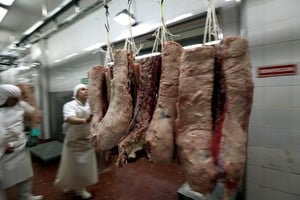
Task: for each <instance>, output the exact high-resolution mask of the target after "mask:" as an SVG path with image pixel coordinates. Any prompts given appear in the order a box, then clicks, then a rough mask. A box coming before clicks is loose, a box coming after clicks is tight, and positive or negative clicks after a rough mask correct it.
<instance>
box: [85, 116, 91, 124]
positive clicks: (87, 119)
mask: <svg viewBox="0 0 300 200" xmlns="http://www.w3.org/2000/svg"><path fill="white" fill-rule="evenodd" d="M92 118H93V115H90V116H89V117H88V118H86V119H85V121H86V123H90V122H91V121H92Z"/></svg>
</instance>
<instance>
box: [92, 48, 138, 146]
mask: <svg viewBox="0 0 300 200" xmlns="http://www.w3.org/2000/svg"><path fill="white" fill-rule="evenodd" d="M130 60H132V54H131V53H129V52H128V51H127V50H123V49H122V50H121V49H119V50H116V51H115V54H114V65H113V79H112V80H111V97H110V102H109V106H108V110H107V112H106V114H105V116H104V118H103V119H102V121H101V122H100V123H99V124H98V125H97V126H96V127H95V129H94V130H93V132H91V142H92V144H93V145H94V146H95V147H96V148H97V149H98V150H100V151H106V150H110V149H112V148H113V147H115V146H117V144H118V142H119V140H120V138H121V137H122V136H123V135H124V134H126V130H127V128H128V126H129V123H130V121H131V118H132V110H133V108H132V97H131V95H130V80H129V71H130V70H129V68H131V67H132V66H130V65H129V63H130Z"/></svg>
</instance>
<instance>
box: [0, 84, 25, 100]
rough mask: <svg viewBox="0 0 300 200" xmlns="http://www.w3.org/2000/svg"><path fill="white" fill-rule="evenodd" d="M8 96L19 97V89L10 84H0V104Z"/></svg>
mask: <svg viewBox="0 0 300 200" xmlns="http://www.w3.org/2000/svg"><path fill="white" fill-rule="evenodd" d="M8 97H21V90H20V88H18V87H17V86H15V85H12V84H1V85H0V105H3V104H4V103H5V102H6V101H7V99H8Z"/></svg>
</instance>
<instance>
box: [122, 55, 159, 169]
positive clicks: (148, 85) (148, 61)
mask: <svg viewBox="0 0 300 200" xmlns="http://www.w3.org/2000/svg"><path fill="white" fill-rule="evenodd" d="M139 63H140V68H141V69H140V81H137V82H138V83H139V86H138V87H137V88H138V91H137V101H136V106H135V111H134V117H133V120H132V124H131V127H130V129H129V134H128V136H127V137H126V138H125V139H123V140H122V141H121V142H120V143H119V145H118V147H119V157H118V161H117V164H118V166H122V164H123V163H125V162H126V161H127V160H128V159H129V158H136V152H137V151H140V150H142V149H143V145H144V142H145V132H146V130H147V128H148V126H149V122H150V121H151V119H152V115H153V112H154V108H155V104H156V99H157V98H156V97H157V92H158V87H159V77H160V67H161V56H160V55H157V56H151V57H147V58H144V59H142V60H140V61H139Z"/></svg>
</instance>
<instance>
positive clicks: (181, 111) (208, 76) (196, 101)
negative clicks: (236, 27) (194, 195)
mask: <svg viewBox="0 0 300 200" xmlns="http://www.w3.org/2000/svg"><path fill="white" fill-rule="evenodd" d="M181 59H182V64H181V67H180V76H179V92H178V102H177V112H178V116H177V119H176V130H177V132H176V144H177V154H178V159H179V164H180V167H181V169H182V171H183V173H184V175H185V177H186V179H187V182H188V184H189V186H190V187H191V188H192V189H193V190H194V191H197V192H200V193H202V194H204V195H206V194H209V193H211V192H212V191H213V189H214V188H215V185H216V181H217V176H218V172H217V169H216V167H215V164H214V162H213V157H212V154H211V144H212V136H213V124H212V111H211V107H212V105H211V100H212V92H213V78H214V59H215V50H214V48H213V47H211V46H204V47H197V48H193V49H186V50H184V52H183V54H182V57H181Z"/></svg>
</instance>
